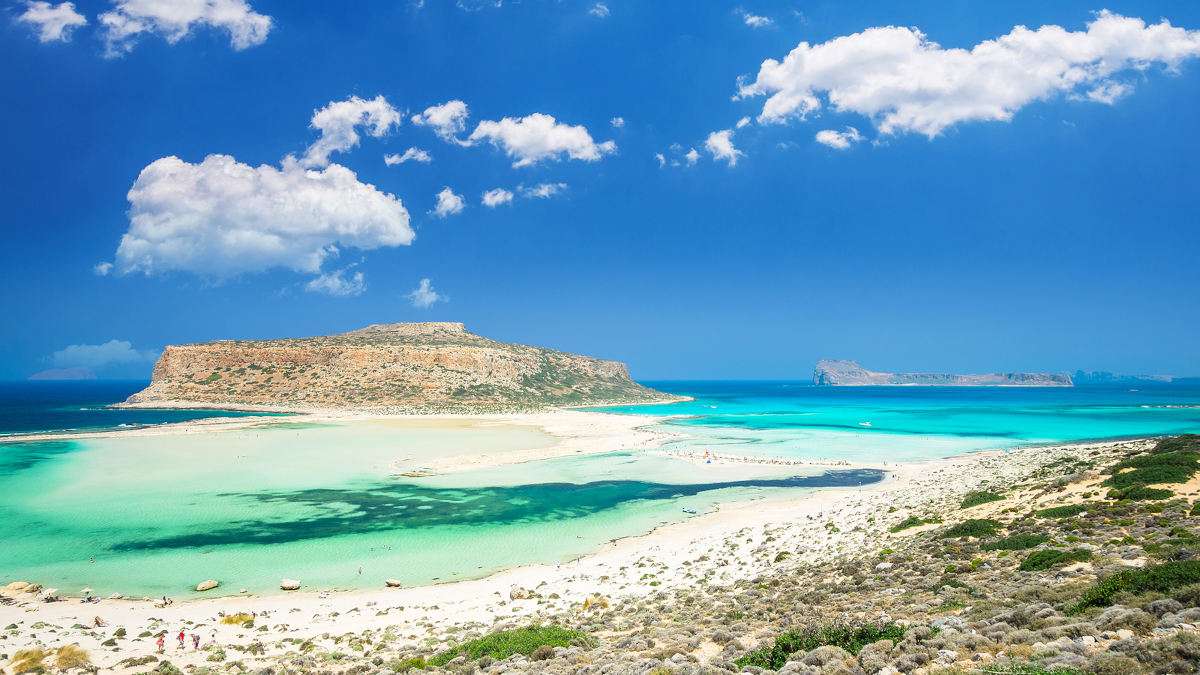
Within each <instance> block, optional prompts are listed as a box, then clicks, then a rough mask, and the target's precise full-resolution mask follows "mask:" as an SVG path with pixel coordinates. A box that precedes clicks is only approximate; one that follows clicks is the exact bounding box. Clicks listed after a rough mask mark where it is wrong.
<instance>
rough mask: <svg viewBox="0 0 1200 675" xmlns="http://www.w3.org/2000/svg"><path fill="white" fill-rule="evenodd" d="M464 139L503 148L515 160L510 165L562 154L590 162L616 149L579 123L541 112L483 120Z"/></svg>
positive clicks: (615, 146)
mask: <svg viewBox="0 0 1200 675" xmlns="http://www.w3.org/2000/svg"><path fill="white" fill-rule="evenodd" d="M467 140H468V142H470V143H477V142H479V141H489V142H491V143H492V145H495V146H496V147H502V148H504V151H505V152H506V153H507V154H508V156H509V157H511V158H513V159H515V160H516V161H515V162H513V166H514V167H521V166H529V165H532V164H536V163H537V162H540V161H542V160H559V159H562V156H563V155H565V156H567V157H568V158H570V159H579V160H583V161H585V162H594V161H596V160H598V159H600V158H601V157H603V156H604V155H608V154H612V153H614V152H616V150H617V144H616V143H614V142H613V141H605V142H603V143H596V142H595V141H594V140H592V135H591V134H589V133H588V130H587V129H586V128H584V127H583V126H571V125H569V124H563V123H561V122H558V121H557V120H555V119H554V117H552V116H550V115H545V114H543V113H533V114H532V115H528V116H526V117H521V118H516V117H505V118H504V119H502V120H500V121H499V122H494V121H490V120H484V121H483V122H480V123H479V125H478V126H476V127H475V131H473V132H471V135H470V137H469V138H468V139H467Z"/></svg>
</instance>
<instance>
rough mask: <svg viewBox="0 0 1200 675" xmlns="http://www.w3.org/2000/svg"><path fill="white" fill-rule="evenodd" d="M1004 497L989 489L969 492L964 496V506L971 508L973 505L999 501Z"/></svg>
mask: <svg viewBox="0 0 1200 675" xmlns="http://www.w3.org/2000/svg"><path fill="white" fill-rule="evenodd" d="M1003 499H1004V496H1003V495H998V494H996V493H995V492H990V491H988V490H979V491H977V492H969V493H967V496H965V497H963V501H962V508H964V509H969V508H971V507H972V506H979V505H980V504H987V503H988V502H998V501H1001V500H1003Z"/></svg>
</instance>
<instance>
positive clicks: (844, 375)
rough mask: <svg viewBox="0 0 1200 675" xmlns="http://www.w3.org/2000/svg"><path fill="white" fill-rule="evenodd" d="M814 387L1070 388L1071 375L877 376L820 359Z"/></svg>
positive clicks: (854, 365) (852, 365) (846, 363)
mask: <svg viewBox="0 0 1200 675" xmlns="http://www.w3.org/2000/svg"><path fill="white" fill-rule="evenodd" d="M813 384H816V385H822V386H835V387H838V386H866V385H924V386H938V387H1071V386H1074V383H1073V382H1072V381H1071V376H1070V375H1067V374H1060V373H980V374H973V375H963V374H954V373H877V372H875V371H871V370H867V369H866V368H863V367H862V366H860V365H858V362H857V361H846V360H834V359H822V360H821V361H819V362H817V367H816V368H815V369H814V371H813Z"/></svg>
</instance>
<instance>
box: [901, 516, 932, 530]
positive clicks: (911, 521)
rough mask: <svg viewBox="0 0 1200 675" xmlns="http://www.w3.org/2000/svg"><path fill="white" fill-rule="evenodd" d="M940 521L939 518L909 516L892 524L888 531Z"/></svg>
mask: <svg viewBox="0 0 1200 675" xmlns="http://www.w3.org/2000/svg"><path fill="white" fill-rule="evenodd" d="M940 522H942V521H941V519H940V518H921V517H919V516H909V517H907V518H905V519H904V520H902V521H900V522H898V523H896V524H895V525H893V526H892V528H891V529H890V530H888V531H889V532H900V531H902V530H907V529H908V528H910V527H920V526H922V525H933V524H935V523H940Z"/></svg>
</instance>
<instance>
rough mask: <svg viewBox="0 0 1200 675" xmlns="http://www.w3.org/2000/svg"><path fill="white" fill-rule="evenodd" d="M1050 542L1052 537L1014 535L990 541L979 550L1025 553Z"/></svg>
mask: <svg viewBox="0 0 1200 675" xmlns="http://www.w3.org/2000/svg"><path fill="white" fill-rule="evenodd" d="M1048 541H1050V537H1047V536H1045V535H1041V534H1014V535H1012V536H1011V537H1005V538H1003V539H997V540H996V541H989V542H987V543H986V544H984V545H982V546H980V547H979V548H981V549H983V550H985V551H1024V550H1025V549H1029V548H1033V547H1035V546H1041V545H1042V544H1044V543H1046V542H1048Z"/></svg>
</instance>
